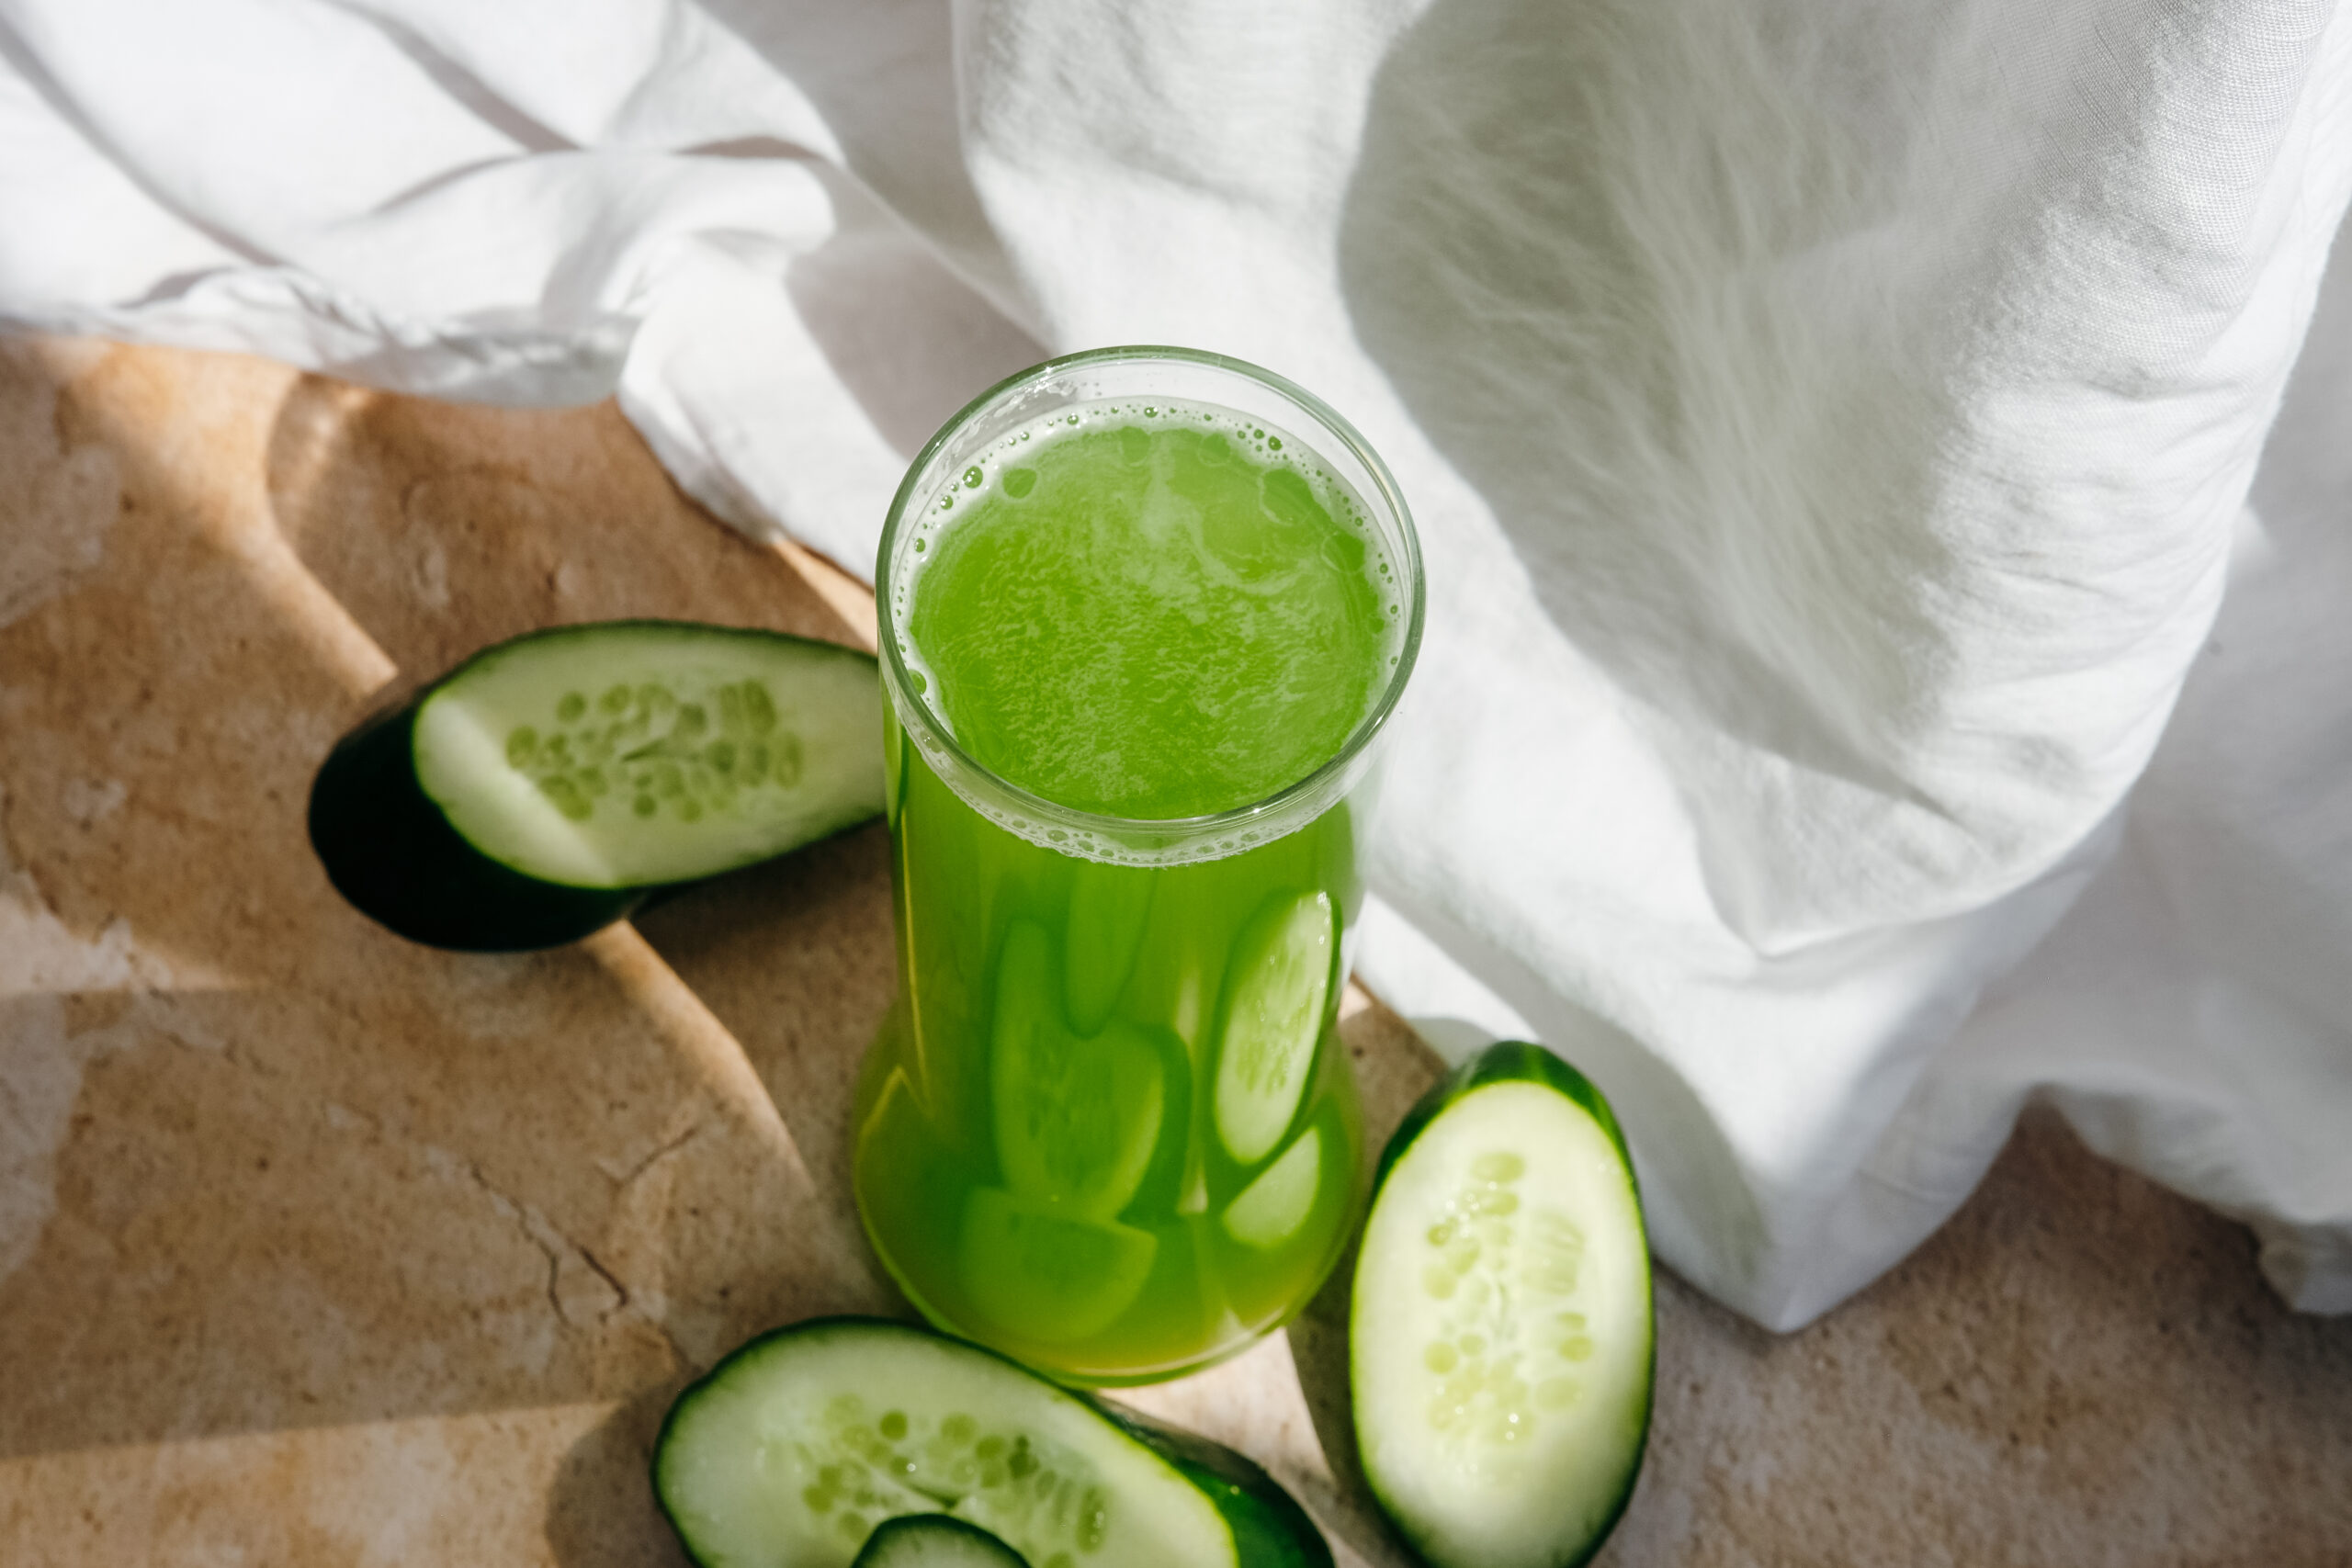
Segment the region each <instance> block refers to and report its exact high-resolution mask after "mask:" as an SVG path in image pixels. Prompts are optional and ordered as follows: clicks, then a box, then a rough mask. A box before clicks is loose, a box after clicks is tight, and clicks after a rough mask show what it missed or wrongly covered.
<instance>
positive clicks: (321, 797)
mask: <svg viewBox="0 0 2352 1568" xmlns="http://www.w3.org/2000/svg"><path fill="white" fill-rule="evenodd" d="M646 628H651V629H661V630H682V631H687V632H691V633H693V634H695V635H696V636H698V637H760V638H763V639H768V640H776V639H781V640H784V641H788V642H797V643H803V644H806V645H807V646H808V647H809V648H810V649H820V650H822V651H823V652H825V653H826V654H828V655H834V656H838V657H841V658H843V659H853V660H865V662H867V663H868V664H872V663H874V659H873V656H872V655H871V654H867V653H864V652H861V651H860V650H859V649H853V648H844V647H842V646H841V645H840V644H838V643H828V642H820V641H818V640H816V639H814V638H810V637H794V636H793V635H792V634H790V633H788V632H772V631H764V630H760V629H757V628H752V627H741V626H706V625H703V624H701V623H698V622H693V621H672V620H660V619H653V618H647V617H639V618H636V619H630V620H619V621H587V622H580V623H576V624H573V625H571V626H547V627H542V628H541V629H539V630H537V631H530V632H525V633H523V634H521V635H520V636H517V637H508V638H506V639H505V640H504V641H503V642H496V643H492V644H491V645H490V646H489V647H487V648H482V649H476V650H475V651H474V652H473V653H471V654H469V655H468V656H467V657H466V658H465V659H464V660H461V661H460V662H459V663H458V665H457V666H456V667H455V668H453V669H451V670H449V671H447V672H446V673H444V674H443V675H441V676H440V677H439V678H437V679H436V680H435V681H433V682H431V683H430V684H428V685H426V686H424V688H422V689H421V690H419V691H417V692H415V693H414V694H412V695H411V696H410V698H409V699H408V701H407V702H406V703H404V704H403V705H401V706H399V707H396V708H390V709H386V710H383V711H380V712H379V713H376V714H374V715H371V716H368V718H366V719H363V720H362V721H361V722H360V723H359V725H358V726H357V727H356V728H354V729H353V730H352V731H351V732H350V733H348V734H346V735H345V736H344V737H343V739H340V740H338V741H337V742H336V743H335V746H334V750H332V751H331V752H329V753H328V755H327V759H326V761H324V762H323V763H322V764H321V765H320V768H319V773H318V777H317V778H316V780H315V781H314V782H313V783H312V784H311V801H310V815H309V826H310V836H311V849H312V850H313V851H314V852H316V853H317V855H318V857H319V861H320V863H321V864H322V866H323V867H324V869H325V871H326V874H327V880H328V881H329V882H330V883H332V884H333V885H334V889H335V891H336V892H338V893H340V894H342V895H343V896H344V897H345V899H346V900H348V901H349V902H350V904H351V905H352V907H353V908H356V909H357V910H358V911H359V912H360V913H361V914H363V915H366V916H367V917H368V919H372V920H374V921H375V922H376V923H377V924H379V925H380V926H382V927H384V928H385V929H386V930H387V931H391V932H392V933H393V934H394V935H396V936H401V937H405V938H407V939H408V940H409V941H411V942H418V943H420V944H422V945H424V946H426V947H437V948H443V949H446V950H448V951H451V952H457V953H530V952H536V951H538V950H540V949H544V948H549V947H560V946H562V945H563V944H564V943H566V942H577V941H579V940H580V939H581V938H582V937H584V936H589V935H593V934H594V932H596V931H602V930H603V929H604V928H605V927H606V926H608V925H611V924H612V923H613V922H614V921H616V920H618V919H626V918H627V917H628V915H630V914H632V913H634V912H635V911H636V910H637V909H638V908H640V907H641V906H643V905H644V904H646V903H647V902H648V901H649V900H655V901H658V900H660V899H662V898H666V897H671V896H673V895H674V894H675V893H677V892H679V891H681V890H683V889H684V888H687V887H691V886H695V881H700V880H706V879H703V878H695V879H693V880H689V881H684V882H672V883H654V884H648V885H645V886H634V887H573V886H566V885H564V884H561V883H554V882H546V881H542V880H540V879H539V878H537V877H536V876H528V875H526V874H523V873H522V872H519V871H516V870H515V869H514V868H513V867H512V866H508V865H506V864H503V863H501V862H499V861H495V860H492V858H491V857H490V856H488V855H485V854H483V853H482V852H481V851H480V850H477V849H476V848H474V846H473V845H472V844H470V843H469V842H468V841H467V840H466V838H465V836H464V835H463V834H461V833H459V832H458V830H457V829H455V828H453V827H451V826H450V825H449V819H448V817H447V814H446V813H444V812H443V810H442V808H441V807H440V806H439V804H438V803H436V802H435V800H434V799H433V797H432V796H431V795H427V794H426V793H425V792H424V786H423V785H422V784H420V783H419V782H418V781H417V776H416V765H415V761H414V735H415V726H416V716H417V712H418V710H419V709H421V708H422V707H423V706H424V703H425V701H426V699H427V698H429V697H431V696H432V695H433V694H435V693H436V692H438V691H441V690H442V689H443V688H445V687H447V686H449V685H451V684H453V683H454V682H458V680H460V679H462V678H463V677H464V676H465V675H466V673H467V672H468V671H470V670H472V669H473V668H474V667H475V666H476V665H478V664H480V663H481V662H482V661H483V660H487V659H490V658H491V657H492V656H493V655H500V654H504V653H506V652H508V651H509V650H511V649H515V648H517V647H519V646H521V645H523V644H526V643H534V642H545V641H558V640H562V639H566V638H571V637H582V636H591V637H593V636H597V635H601V634H604V633H606V632H611V631H626V630H634V629H646ZM879 680H880V676H879V674H878V673H877V674H876V682H879ZM879 815H880V811H879V810H878V809H877V810H876V812H874V813H873V814H872V815H871V816H868V817H863V818H855V819H854V820H849V821H844V822H842V823H841V824H840V825H839V826H837V827H835V828H834V829H832V830H831V832H828V833H820V834H819V835H818V836H817V837H816V838H814V839H811V840H808V843H816V842H820V841H822V840H824V839H827V838H831V837H835V836H838V835H839V834H842V833H846V832H849V831H851V830H852V829H856V828H860V827H863V826H864V825H865V823H866V822H868V821H870V820H872V819H873V817H874V816H879ZM808 843H802V844H797V845H794V846H792V849H788V850H785V851H781V852H779V853H780V854H789V853H791V852H793V850H797V849H805V848H807V847H808ZM725 869H726V870H728V871H738V870H741V869H742V868H741V866H729V867H727V868H725ZM714 874H719V873H714Z"/></svg>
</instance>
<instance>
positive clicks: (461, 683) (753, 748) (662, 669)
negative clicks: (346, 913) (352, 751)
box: [414, 621, 882, 888]
mask: <svg viewBox="0 0 2352 1568" xmlns="http://www.w3.org/2000/svg"><path fill="white" fill-rule="evenodd" d="M881 726H882V712H881V695H880V689H879V686H878V685H877V683H876V675H875V669H874V660H872V659H870V658H867V657H866V656H865V655H864V654H861V653H858V652H856V651H855V650H854V649H843V648H838V647H835V646H833V645H832V644H830V643H820V642H811V641H809V640H807V639H805V638H801V637H784V636H781V635H778V634H775V633H769V632H757V631H745V630H737V629H731V628H726V627H718V626H691V625H687V624H684V623H679V622H662V621H621V622H607V623H604V624H600V625H594V626H564V627H559V628H557V629H555V630H552V631H546V632H537V633H534V634H532V635H530V636H527V637H517V638H515V639H514V640H513V641H511V642H506V643H503V644H501V645H499V646H498V647H496V648H492V649H487V650H486V651H484V652H482V653H481V654H478V655H476V656H475V657H474V658H473V659H471V660H468V661H467V662H466V663H465V664H464V665H462V666H460V667H459V668H458V670H456V671H453V672H451V673H450V674H449V675H448V676H447V677H446V678H445V679H443V680H442V681H441V682H438V683H437V684H436V685H435V687H434V688H433V689H432V690H431V691H430V692H429V693H427V694H425V695H424V699H423V700H422V701H421V702H420V703H419V704H418V706H417V713H416V725H415V738H414V747H415V762H416V778H417V784H418V785H419V786H420V787H421V788H422V789H423V790H424V794H425V795H427V796H428V797H429V798H430V799H431V800H432V801H433V802H434V803H435V805H436V806H438V807H440V808H441V811H442V813H443V815H444V816H446V817H447V818H448V821H449V825H450V826H451V827H452V828H453V829H456V830H457V832H458V836H459V837H461V838H463V839H464V840H466V841H467V842H468V843H469V844H471V845H472V846H473V847H474V848H475V849H476V850H478V851H479V852H481V853H482V854H483V855H484V856H485V857H487V858H488V859H490V860H492V861H495V862H497V863H499V864H501V865H504V866H507V867H509V868H510V869H512V870H515V871H517V872H520V873H522V874H524V875H526V876H530V877H535V878H537V879H538V880H539V881H542V882H551V883H555V884H557V885H559V886H567V887H595V888H620V887H642V886H655V885H660V884H664V883H673V882H684V881H688V880H691V879H694V878H698V877H704V876H709V875H713V874H717V873H718V872H722V871H727V870H729V869H731V868H733V867H735V866H739V865H748V864H750V863H752V862H754V861H760V860H765V859H767V858H769V857H770V856H772V855H776V854H780V853H782V852H784V851H786V850H788V849H792V848H794V847H796V846H797V845H799V844H803V843H806V842H808V841H809V840H811V839H815V838H820V837H822V836H824V835H825V834H827V833H830V832H832V831H834V830H835V829H840V828H842V827H844V826H846V825H848V824H849V823H851V822H854V821H856V820H859V819H861V818H866V817H871V816H875V815H877V814H878V813H879V812H880V811H881V809H882V759H881V754H880V751H879V749H878V748H877V746H876V737H877V736H879V734H880V733H881Z"/></svg>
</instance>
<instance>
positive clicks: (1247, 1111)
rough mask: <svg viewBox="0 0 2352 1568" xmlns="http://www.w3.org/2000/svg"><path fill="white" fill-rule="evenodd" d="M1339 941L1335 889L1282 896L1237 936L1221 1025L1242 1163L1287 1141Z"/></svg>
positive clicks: (1226, 1094)
mask: <svg viewBox="0 0 2352 1568" xmlns="http://www.w3.org/2000/svg"><path fill="white" fill-rule="evenodd" d="M1338 947H1339V931H1338V922H1337V921H1336V920H1335V919H1333V912H1332V908H1331V897H1330V895H1329V894H1328V893H1323V892H1320V891H1317V892H1314V893H1302V894H1298V895H1296V896H1295V897H1294V896H1292V895H1288V894H1283V895H1278V896H1277V897H1273V898H1270V899H1268V900H1267V901H1266V903H1265V905H1264V906H1263V907H1262V908H1260V909H1259V911H1258V912H1257V913H1256V914H1255V915H1252V916H1251V917H1250V924H1249V925H1248V926H1247V927H1245V928H1243V930H1242V932H1241V936H1240V939H1239V940H1238V942H1235V944H1234V960H1233V969H1232V971H1231V974H1230V976H1229V977H1228V979H1227V982H1226V994H1225V1016H1224V1021H1223V1027H1222V1029H1221V1030H1220V1031H1219V1033H1218V1041H1219V1043H1218V1046H1217V1064H1216V1129H1217V1135H1218V1137H1219V1138H1221V1139H1222V1140H1223V1141H1224V1144H1225V1149H1226V1153H1227V1154H1229V1155H1231V1156H1233V1157H1234V1158H1235V1159H1236V1160H1238V1161H1239V1162H1240V1163H1241V1164H1243V1165H1249V1164H1251V1163H1252V1162H1254V1161H1256V1160H1258V1159H1260V1158H1261V1157H1262V1156H1264V1155H1265V1154H1266V1153H1267V1151H1269V1150H1271V1149H1272V1147H1273V1146H1274V1145H1276V1144H1278V1143H1280V1142H1282V1137H1283V1133H1285V1132H1287V1131H1288V1130H1289V1128H1290V1120H1291V1116H1292V1114H1293V1113H1294V1112H1295V1111H1297V1109H1298V1099H1299V1094H1300V1092H1301V1091H1302V1090H1304V1089H1306V1077H1307V1069H1308V1068H1309V1067H1310V1066H1313V1064H1314V1060H1315V1043H1316V1041H1317V1038H1318V1037H1319V1036H1320V1035H1321V1033H1322V1031H1323V1010H1324V1006H1325V1004H1326V1003H1327V1002H1329V1000H1330V997H1331V970H1332V967H1333V963H1334V959H1335V955H1336V953H1337V951H1338Z"/></svg>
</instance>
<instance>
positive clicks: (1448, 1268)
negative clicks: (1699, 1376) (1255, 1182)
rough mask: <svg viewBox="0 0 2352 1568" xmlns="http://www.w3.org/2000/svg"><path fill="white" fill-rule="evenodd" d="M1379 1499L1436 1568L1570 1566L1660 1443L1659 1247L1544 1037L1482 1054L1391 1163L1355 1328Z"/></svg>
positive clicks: (1358, 1280)
mask: <svg viewBox="0 0 2352 1568" xmlns="http://www.w3.org/2000/svg"><path fill="white" fill-rule="evenodd" d="M1350 1362H1351V1365H1350V1381H1351V1385H1352V1388H1353V1392H1354V1396H1355V1424H1356V1438H1357V1443H1358V1446H1359V1448H1360V1449H1361V1450H1362V1453H1363V1468H1364V1475H1365V1478H1366V1479H1367V1480H1368V1481H1369V1482H1370V1483H1371V1484H1372V1489H1373V1493H1374V1495H1375V1496H1376V1497H1378V1498H1379V1500H1380V1503H1381V1506H1383V1507H1384V1508H1385V1509H1386V1510H1387V1511H1388V1514H1389V1517H1391V1518H1393V1519H1395V1520H1396V1521H1397V1526H1398V1528H1399V1529H1402V1530H1403V1531H1404V1533H1405V1535H1406V1537H1407V1538H1408V1540H1411V1541H1412V1543H1413V1544H1414V1546H1415V1547H1416V1548H1417V1549H1418V1550H1419V1552H1420V1554H1421V1555H1422V1556H1423V1557H1424V1558H1426V1559H1427V1560H1428V1561H1429V1562H1430V1563H1432V1564H1433V1565H1435V1568H1571V1565H1573V1564H1577V1563H1580V1562H1584V1561H1586V1560H1587V1559H1588V1558H1589V1557H1590V1556H1591V1555H1592V1553H1593V1552H1595V1551H1598V1550H1599V1549H1600V1543H1601V1541H1602V1540H1604V1539H1606V1537H1607V1536H1608V1533H1609V1531H1610V1529H1611V1527H1612V1526H1614V1525H1615V1523H1616V1521H1617V1517H1618V1515H1619V1514H1620V1513H1622V1512H1623V1509H1624V1506H1625V1501H1626V1499H1627V1497H1628V1496H1630V1495H1632V1492H1633V1488H1634V1476H1635V1474H1636V1473H1637V1472H1639V1470H1640V1468H1641V1461H1642V1452H1643V1449H1644V1446H1645V1443H1646V1441H1647V1438H1648V1433H1649V1416H1650V1386H1651V1380H1652V1375H1653V1370H1654V1364H1655V1336H1654V1328H1653V1321H1652V1309H1651V1302H1650V1269H1649V1250H1648V1243H1647V1240H1646V1237H1645V1234H1644V1231H1643V1226H1642V1211H1641V1201H1640V1197H1639V1194H1638V1192H1637V1191H1636V1190H1635V1187H1634V1173H1633V1165H1632V1161H1631V1160H1630V1159H1629V1157H1628V1156H1627V1155H1626V1152H1625V1143H1624V1138H1623V1134H1621V1133H1620V1132H1619V1130H1618V1127H1617V1122H1616V1119H1615V1117H1613V1116H1612V1115H1611V1113H1610V1111H1609V1105H1608V1102H1607V1101H1606V1100H1603V1099H1602V1098H1601V1096H1600V1090H1598V1089H1594V1088H1593V1087H1592V1085H1591V1084H1590V1083H1589V1082H1588V1081H1587V1080H1586V1079H1585V1078H1584V1077H1583V1076H1582V1075H1581V1074H1579V1073H1577V1071H1576V1069H1575V1068H1573V1067H1570V1066H1567V1065H1566V1063H1564V1062H1562V1061H1561V1060H1559V1058H1557V1057H1556V1056H1554V1055H1551V1053H1549V1052H1547V1051H1544V1050H1543V1049H1542V1048H1540V1047H1538V1046H1534V1045H1527V1044H1516V1043H1507V1044H1501V1045H1496V1046H1492V1047H1489V1048H1488V1049H1487V1051H1485V1052H1483V1053H1481V1054H1480V1055H1477V1056H1475V1057H1473V1058H1471V1059H1470V1060H1469V1061H1467V1062H1465V1063H1464V1064H1463V1065H1462V1066H1460V1067H1458V1068H1456V1069H1455V1070H1454V1071H1453V1073H1452V1074H1450V1075H1448V1076H1447V1077H1446V1078H1445V1079H1444V1080H1443V1081H1442V1082H1441V1083H1439V1084H1438V1085H1437V1086H1436V1087H1435V1088H1433V1089H1431V1090H1430V1092H1429V1094H1428V1095H1426V1096H1424V1097H1423V1098H1422V1100H1421V1101H1420V1102H1419V1104H1418V1105H1416V1106H1415V1107H1414V1109H1413V1111H1412V1112H1411V1114H1409V1115H1408V1117H1407V1118H1406V1120H1405V1122H1404V1125H1403V1126H1401V1127H1399V1128H1398V1129H1397V1134H1396V1136H1395V1137H1394V1138H1393V1139H1391V1140H1390V1142H1389V1145H1388V1148H1387V1150H1386V1152H1385V1155H1384V1156H1382V1170H1381V1176H1380V1182H1379V1186H1378V1189H1377V1190H1376V1191H1375V1193H1374V1199H1373V1206H1372V1217H1371V1219H1370V1220H1369V1221H1368V1222H1367V1223H1366V1224H1365V1227H1364V1236H1363V1251H1362V1253H1361V1254H1360V1256H1359V1258H1358V1259H1357V1264H1356V1276H1355V1294H1354V1303H1353V1315H1352V1319H1351V1327H1350Z"/></svg>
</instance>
